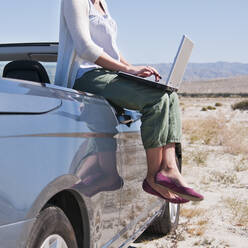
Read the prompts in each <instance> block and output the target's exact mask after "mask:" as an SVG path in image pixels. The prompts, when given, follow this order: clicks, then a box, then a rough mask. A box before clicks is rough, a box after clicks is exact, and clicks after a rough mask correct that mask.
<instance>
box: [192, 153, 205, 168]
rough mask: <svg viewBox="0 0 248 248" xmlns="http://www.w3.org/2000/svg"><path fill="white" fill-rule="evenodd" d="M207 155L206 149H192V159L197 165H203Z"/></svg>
mask: <svg viewBox="0 0 248 248" xmlns="http://www.w3.org/2000/svg"><path fill="white" fill-rule="evenodd" d="M207 157H208V152H207V151H201V150H199V151H194V152H193V153H192V160H193V162H195V163H196V164H197V165H198V166H204V165H205V164H206V161H207Z"/></svg>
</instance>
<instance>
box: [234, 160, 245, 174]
mask: <svg viewBox="0 0 248 248" xmlns="http://www.w3.org/2000/svg"><path fill="white" fill-rule="evenodd" d="M234 169H235V171H237V172H242V171H246V170H248V161H247V160H246V159H245V158H241V159H240V160H239V161H237V162H236V163H235V164H234Z"/></svg>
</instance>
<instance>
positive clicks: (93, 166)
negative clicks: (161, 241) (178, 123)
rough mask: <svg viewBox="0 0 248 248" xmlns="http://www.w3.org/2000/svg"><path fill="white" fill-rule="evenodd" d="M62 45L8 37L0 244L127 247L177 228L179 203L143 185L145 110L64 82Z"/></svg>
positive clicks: (1, 93)
mask: <svg viewBox="0 0 248 248" xmlns="http://www.w3.org/2000/svg"><path fill="white" fill-rule="evenodd" d="M57 50H58V44H57V43H28V44H1V45H0V61H1V62H0V73H1V77H0V158H1V160H0V247H1V248H16V247H20V248H24V247H25V248H76V247H78V248H88V247H90V248H97V247H128V246H129V245H130V243H131V242H133V241H134V240H135V239H137V237H138V236H139V235H141V233H142V232H144V231H147V232H151V233H160V234H166V233H168V232H169V231H170V230H172V229H175V228H176V227H177V223H178V218H179V208H180V206H179V205H177V204H171V203H168V202H166V201H164V200H161V199H159V198H157V197H155V196H152V195H149V194H147V193H145V192H144V191H143V190H142V182H143V179H144V177H145V176H146V158H145V152H144V149H143V146H142V143H141V138H140V124H141V123H140V114H139V113H138V112H135V111H129V110H126V109H120V108H119V107H118V106H112V105H110V103H109V102H108V101H106V100H105V99H104V98H102V97H99V96H96V95H92V94H89V93H87V92H79V91H76V90H72V89H67V88H62V87H58V86H55V85H54V84H53V77H54V71H55V67H56V59H57ZM176 152H177V158H178V166H179V167H181V147H180V145H178V146H177V149H176Z"/></svg>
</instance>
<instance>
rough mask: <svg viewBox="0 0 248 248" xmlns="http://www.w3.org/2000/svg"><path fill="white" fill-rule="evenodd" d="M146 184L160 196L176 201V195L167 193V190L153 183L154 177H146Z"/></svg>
mask: <svg viewBox="0 0 248 248" xmlns="http://www.w3.org/2000/svg"><path fill="white" fill-rule="evenodd" d="M145 180H146V181H147V183H148V184H149V185H150V186H151V187H152V188H153V189H154V190H155V191H157V192H158V193H159V194H160V195H162V196H163V197H164V198H166V199H176V198H177V195H176V194H174V193H171V192H169V191H168V190H167V189H165V188H164V187H163V186H161V185H159V184H157V183H155V179H154V177H146V179H145Z"/></svg>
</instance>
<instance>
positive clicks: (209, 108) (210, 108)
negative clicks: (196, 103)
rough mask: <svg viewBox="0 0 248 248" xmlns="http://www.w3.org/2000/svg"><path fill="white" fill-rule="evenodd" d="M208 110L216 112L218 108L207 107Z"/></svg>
mask: <svg viewBox="0 0 248 248" xmlns="http://www.w3.org/2000/svg"><path fill="white" fill-rule="evenodd" d="M207 109H208V110H216V108H215V107H213V106H207Z"/></svg>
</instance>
